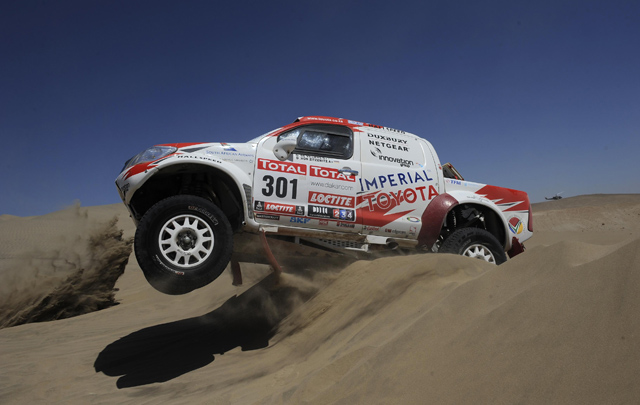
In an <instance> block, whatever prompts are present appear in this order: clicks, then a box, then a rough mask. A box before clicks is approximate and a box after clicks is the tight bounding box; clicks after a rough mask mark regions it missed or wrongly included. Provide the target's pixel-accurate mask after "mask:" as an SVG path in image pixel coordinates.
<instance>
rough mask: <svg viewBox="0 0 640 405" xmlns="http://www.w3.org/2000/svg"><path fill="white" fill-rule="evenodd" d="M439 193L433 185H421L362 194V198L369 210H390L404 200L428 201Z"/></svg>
mask: <svg viewBox="0 0 640 405" xmlns="http://www.w3.org/2000/svg"><path fill="white" fill-rule="evenodd" d="M437 195H438V191H437V190H436V189H435V187H433V186H429V188H428V189H427V186H420V187H409V188H405V189H404V190H398V191H397V192H393V191H389V192H388V193H386V192H384V191H379V192H376V193H372V194H366V195H363V196H362V199H363V200H364V201H366V202H367V206H368V207H369V211H375V210H383V211H386V210H389V209H391V208H393V207H395V206H398V205H400V204H401V203H403V202H405V201H406V202H407V203H409V204H413V203H415V202H416V201H427V200H431V199H432V198H433V197H435V196H437Z"/></svg>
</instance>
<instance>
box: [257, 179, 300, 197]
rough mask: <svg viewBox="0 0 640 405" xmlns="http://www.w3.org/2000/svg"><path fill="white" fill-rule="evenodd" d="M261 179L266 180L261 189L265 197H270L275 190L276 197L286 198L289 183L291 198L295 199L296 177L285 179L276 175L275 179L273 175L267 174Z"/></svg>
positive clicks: (296, 192) (296, 189)
mask: <svg viewBox="0 0 640 405" xmlns="http://www.w3.org/2000/svg"><path fill="white" fill-rule="evenodd" d="M262 180H264V181H266V182H267V185H266V187H265V188H263V189H262V194H263V195H264V196H266V197H271V196H272V195H273V192H274V191H275V193H276V197H278V198H286V197H287V194H289V183H291V199H293V200H295V199H296V196H297V195H298V180H297V179H292V180H289V181H287V179H286V178H285V177H278V178H277V179H274V178H273V176H268V175H267V176H264V177H263V178H262ZM274 184H275V187H274Z"/></svg>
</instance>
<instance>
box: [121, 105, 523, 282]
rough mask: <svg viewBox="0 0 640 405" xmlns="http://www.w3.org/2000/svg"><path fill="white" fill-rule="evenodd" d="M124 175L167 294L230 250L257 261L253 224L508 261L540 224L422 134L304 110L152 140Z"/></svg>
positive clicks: (377, 248)
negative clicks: (244, 131) (233, 139)
mask: <svg viewBox="0 0 640 405" xmlns="http://www.w3.org/2000/svg"><path fill="white" fill-rule="evenodd" d="M116 185H117V188H118V191H119V193H120V197H121V198H122V201H123V202H124V204H125V205H126V206H127V209H128V210H129V212H130V214H131V217H132V219H133V221H134V222H135V223H136V225H137V230H136V235H135V254H136V258H137V260H138V263H139V264H140V267H141V268H142V270H143V272H144V274H145V277H146V278H147V280H148V281H149V282H150V284H151V285H152V286H154V287H155V288H156V289H158V290H159V291H161V292H164V293H167V294H184V293H187V292H190V291H192V290H194V289H196V288H200V287H202V286H204V285H206V284H209V283H210V282H212V281H213V280H215V279H216V278H217V277H218V276H219V275H220V274H221V273H222V271H223V270H224V269H225V268H226V266H227V265H228V264H229V262H230V261H231V262H232V264H234V262H235V263H236V264H237V262H243V261H245V262H249V261H253V262H255V261H259V260H260V253H259V252H260V251H259V250H256V249H255V246H256V243H254V242H255V239H254V240H253V242H252V241H251V239H250V238H251V237H252V236H254V237H255V236H256V235H260V236H263V235H266V236H267V237H268V238H269V240H272V241H279V242H281V241H286V242H288V243H291V244H297V245H300V246H302V245H304V246H305V249H307V248H309V247H312V248H314V249H317V250H318V251H322V252H334V253H339V254H346V255H350V257H353V256H355V257H358V258H366V257H376V255H377V254H380V253H384V254H388V253H389V252H391V253H392V254H393V252H404V253H407V252H416V253H418V252H445V253H456V254H462V255H465V256H469V257H474V258H479V259H482V260H486V261H488V262H491V263H495V264H500V263H502V262H504V261H505V260H507V255H508V256H510V257H513V256H515V255H517V254H519V253H521V252H522V251H523V250H524V246H523V245H522V242H524V241H525V240H527V239H529V238H530V237H531V236H532V233H533V228H532V220H531V219H532V214H531V207H530V203H529V198H528V196H527V194H526V193H525V192H523V191H517V190H512V189H507V188H501V187H496V186H490V185H485V184H480V183H474V182H470V181H466V180H464V179H463V178H462V176H460V174H459V173H458V172H457V171H456V170H455V169H454V168H453V166H451V165H450V164H444V165H443V164H441V163H440V160H439V159H438V155H437V154H436V151H435V150H434V148H433V146H432V145H431V144H430V143H429V142H428V141H426V140H425V139H423V138H420V137H418V136H416V135H413V134H410V133H407V132H404V131H399V130H395V129H391V128H386V127H382V126H378V125H371V124H366V123H362V122H357V121H351V120H345V119H341V118H330V117H318V116H313V117H302V118H299V119H297V120H296V121H295V122H293V123H292V124H289V125H286V126H283V127H281V128H278V129H276V130H273V131H271V132H268V133H266V134H264V135H262V136H259V137H257V138H255V139H252V140H250V141H249V142H246V143H219V142H218V143H175V144H164V145H157V146H153V147H151V148H149V149H147V150H145V151H143V152H141V153H139V154H138V155H136V156H135V157H133V158H131V159H130V160H129V161H127V162H126V164H125V166H124V168H123V170H122V172H121V173H120V175H119V176H118V178H117V179H116ZM247 238H249V239H247ZM247 240H248V241H249V242H247ZM285 250H287V249H285ZM291 251H292V250H289V253H291ZM293 251H295V249H293ZM301 252H308V249H307V250H304V249H303V250H301ZM267 253H270V252H268V248H267V251H266V253H265V254H267ZM304 254H305V253H301V255H303V256H304ZM303 258H304V257H303ZM308 261H315V262H318V261H322V259H310V260H308ZM267 262H268V263H273V261H267Z"/></svg>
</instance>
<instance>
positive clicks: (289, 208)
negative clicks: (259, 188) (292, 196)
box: [253, 201, 304, 215]
mask: <svg viewBox="0 0 640 405" xmlns="http://www.w3.org/2000/svg"><path fill="white" fill-rule="evenodd" d="M253 208H254V210H256V211H263V212H275V213H280V214H291V215H304V207H302V206H296V205H291V204H279V203H272V202H264V201H256V203H255V205H254V207H253Z"/></svg>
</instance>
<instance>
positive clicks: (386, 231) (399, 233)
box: [384, 228, 406, 235]
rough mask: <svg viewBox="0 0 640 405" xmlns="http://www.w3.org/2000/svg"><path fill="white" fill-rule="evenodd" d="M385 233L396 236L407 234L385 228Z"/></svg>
mask: <svg viewBox="0 0 640 405" xmlns="http://www.w3.org/2000/svg"><path fill="white" fill-rule="evenodd" d="M384 232H385V233H392V234H394V235H404V234H406V232H405V231H401V230H399V229H390V228H385V230H384Z"/></svg>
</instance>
